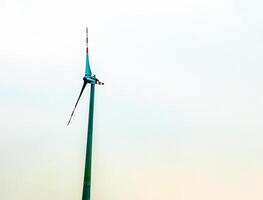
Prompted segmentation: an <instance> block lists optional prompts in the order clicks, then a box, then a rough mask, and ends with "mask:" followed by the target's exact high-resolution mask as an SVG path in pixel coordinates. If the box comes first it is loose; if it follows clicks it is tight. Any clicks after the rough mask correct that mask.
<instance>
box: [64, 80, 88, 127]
mask: <svg viewBox="0 0 263 200" xmlns="http://www.w3.org/2000/svg"><path fill="white" fill-rule="evenodd" d="M87 83H88V82H87V81H85V80H84V82H83V85H82V88H81V91H80V94H79V97H78V100H77V102H76V104H75V106H74V109H73V111H72V113H71V115H70V118H69V121H68V125H69V124H70V121H71V119H72V117H73V115H74V112H75V110H76V108H77V105H78V103H79V100H80V97H81V95H82V93H83V91H84V89H85V87H86V85H87Z"/></svg>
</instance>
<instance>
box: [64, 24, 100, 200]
mask: <svg viewBox="0 0 263 200" xmlns="http://www.w3.org/2000/svg"><path fill="white" fill-rule="evenodd" d="M87 84H89V85H90V101H89V119H88V133H87V134H88V135H87V146H86V160H85V172H84V182H83V192H82V200H90V189H91V162H92V136H93V113H94V96H95V85H96V84H98V85H104V83H103V82H101V81H99V79H98V78H96V76H95V75H93V74H92V72H91V69H90V64H89V49H88V28H86V70H85V76H84V77H83V85H82V88H81V91H80V94H79V97H78V100H77V102H76V104H75V106H74V109H73V111H72V113H71V116H70V119H69V121H68V125H69V124H70V121H71V119H72V116H73V114H74V112H75V110H76V107H77V105H78V102H79V100H80V97H81V95H82V93H83V91H84V89H85V87H86V86H87Z"/></svg>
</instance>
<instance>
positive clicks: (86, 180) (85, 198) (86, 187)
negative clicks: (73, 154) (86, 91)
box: [82, 83, 95, 200]
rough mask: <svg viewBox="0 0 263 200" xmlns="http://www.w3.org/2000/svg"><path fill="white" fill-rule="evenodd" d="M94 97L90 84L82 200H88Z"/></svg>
mask: <svg viewBox="0 0 263 200" xmlns="http://www.w3.org/2000/svg"><path fill="white" fill-rule="evenodd" d="M94 96H95V84H94V83H91V85H90V102H89V123H88V135H87V146H86V161H85V173H84V183H83V192H82V200H90V189H91V166H92V163H91V161H92V137H93V113H94Z"/></svg>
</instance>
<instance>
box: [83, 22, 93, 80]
mask: <svg viewBox="0 0 263 200" xmlns="http://www.w3.org/2000/svg"><path fill="white" fill-rule="evenodd" d="M91 74H92V72H91V69H90V64H89V47H88V27H87V28H86V71H85V76H91Z"/></svg>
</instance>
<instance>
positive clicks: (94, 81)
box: [83, 75, 104, 85]
mask: <svg viewBox="0 0 263 200" xmlns="http://www.w3.org/2000/svg"><path fill="white" fill-rule="evenodd" d="M83 80H84V82H86V83H89V84H98V85H104V83H103V82H101V81H100V80H99V79H97V78H96V75H93V76H84V77H83Z"/></svg>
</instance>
